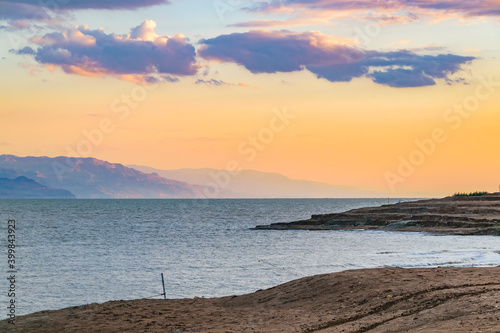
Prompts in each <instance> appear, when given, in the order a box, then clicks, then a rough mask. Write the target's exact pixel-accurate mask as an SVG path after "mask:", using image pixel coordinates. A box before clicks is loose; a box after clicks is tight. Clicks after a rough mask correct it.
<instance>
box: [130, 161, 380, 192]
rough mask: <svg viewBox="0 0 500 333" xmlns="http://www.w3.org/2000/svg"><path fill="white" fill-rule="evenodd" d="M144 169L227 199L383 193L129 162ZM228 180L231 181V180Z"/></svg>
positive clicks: (262, 175)
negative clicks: (160, 168)
mask: <svg viewBox="0 0 500 333" xmlns="http://www.w3.org/2000/svg"><path fill="white" fill-rule="evenodd" d="M129 167H131V168H134V169H136V170H140V171H143V172H154V173H157V174H158V175H160V176H163V177H165V178H169V179H175V180H178V181H184V182H188V183H191V184H197V185H200V186H208V187H212V188H214V187H216V186H214V185H217V190H218V192H219V193H218V195H217V196H218V197H228V198H363V197H365V198H366V197H381V196H383V195H382V194H381V193H377V192H371V191H364V190H360V189H357V188H354V187H349V186H338V185H330V184H326V183H320V182H313V181H307V180H297V179H291V178H288V177H286V176H283V175H281V174H277V173H271V172H260V171H254V170H242V171H241V172H240V173H239V174H238V175H235V176H229V178H228V175H229V174H228V173H227V171H221V170H216V169H176V170H158V169H154V168H150V167H146V166H139V165H129ZM228 179H229V180H228Z"/></svg>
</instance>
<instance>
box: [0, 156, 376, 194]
mask: <svg viewBox="0 0 500 333" xmlns="http://www.w3.org/2000/svg"><path fill="white" fill-rule="evenodd" d="M19 177H23V178H21V179H19ZM0 178H3V179H4V180H3V182H2V181H0V195H1V193H4V195H3V197H4V198H5V197H9V196H10V197H23V196H24V195H25V194H26V193H25V192H23V191H24V189H23V186H27V182H28V181H29V180H31V181H32V182H33V183H31V186H35V184H36V186H37V187H38V188H39V189H40V191H41V192H39V194H40V196H42V197H53V196H54V195H55V193H56V192H50V191H51V190H52V191H57V190H56V189H60V190H62V191H64V190H65V191H67V192H68V193H66V194H62V193H63V192H59V193H60V194H61V195H63V196H64V195H70V196H71V194H73V195H74V196H76V198H99V199H100V198H352V197H358V198H359V197H379V196H381V194H379V193H376V192H370V191H364V190H359V189H356V188H353V187H348V186H336V185H329V184H325V183H319V182H312V181H305V180H296V179H290V178H288V177H285V176H283V175H281V174H277V173H270V172H260V171H255V170H241V171H238V172H233V173H229V172H228V171H225V170H217V169H176V170H159V169H154V168H151V167H147V166H138V165H129V166H124V165H122V164H119V163H110V162H107V161H102V160H98V159H95V158H73V157H64V156H59V157H54V158H51V157H45V156H42V157H34V156H28V157H18V156H14V155H0ZM9 181H17V182H18V183H19V184H15V182H9ZM16 186H17V187H16ZM33 188H34V187H33ZM42 188H44V190H41V189H42ZM16 189H17V190H16ZM2 191H3V192H2ZM9 191H10V192H9ZM16 191H18V192H17V194H16ZM70 192H71V193H70Z"/></svg>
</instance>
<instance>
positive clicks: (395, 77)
mask: <svg viewBox="0 0 500 333" xmlns="http://www.w3.org/2000/svg"><path fill="white" fill-rule="evenodd" d="M201 43H202V44H203V45H202V47H201V48H200V49H199V50H198V54H199V55H200V56H201V57H203V58H205V59H207V60H214V61H219V62H229V63H236V64H239V65H242V66H244V67H245V68H247V69H248V70H249V71H250V72H252V73H277V72H294V71H301V70H308V71H310V72H312V73H314V74H315V75H316V76H317V77H318V78H324V79H326V80H328V81H331V82H349V81H351V80H352V79H353V78H359V77H367V78H370V79H372V80H373V82H375V83H379V84H383V85H387V86H390V87H421V86H428V85H434V84H436V82H435V79H445V80H449V76H451V75H452V74H454V73H456V72H458V71H459V70H460V69H461V67H462V65H464V64H466V63H469V62H470V61H472V60H474V59H475V58H474V57H463V56H458V55H453V54H440V55H419V54H417V53H414V52H412V51H409V50H399V51H395V52H378V51H369V50H361V49H358V48H357V47H356V46H355V44H354V43H353V42H352V41H350V40H347V39H342V38H338V37H333V36H327V35H323V34H321V33H319V32H302V33H295V32H290V31H287V30H281V31H268V30H252V31H248V32H244V33H233V34H229V35H221V36H218V37H216V38H212V39H207V40H202V41H201Z"/></svg>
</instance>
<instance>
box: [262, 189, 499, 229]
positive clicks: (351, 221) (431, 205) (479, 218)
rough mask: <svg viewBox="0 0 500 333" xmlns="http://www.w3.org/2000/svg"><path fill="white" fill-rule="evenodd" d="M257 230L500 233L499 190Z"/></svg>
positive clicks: (324, 217) (364, 209) (373, 209)
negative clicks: (480, 194) (479, 194)
mask: <svg viewBox="0 0 500 333" xmlns="http://www.w3.org/2000/svg"><path fill="white" fill-rule="evenodd" d="M255 229H257V230H301V229H303V230H346V229H366V230H388V231H412V232H430V233H445V234H454V235H500V193H493V194H486V195H482V196H470V197H446V198H443V199H430V200H419V201H410V202H403V203H397V204H391V205H383V206H380V207H368V208H359V209H353V210H350V211H347V212H344V213H335V214H322V215H312V216H311V218H310V219H309V220H302V221H295V222H289V223H273V224H271V225H259V226H257V227H255Z"/></svg>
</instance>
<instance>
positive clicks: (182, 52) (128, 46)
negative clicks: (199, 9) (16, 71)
mask: <svg viewBox="0 0 500 333" xmlns="http://www.w3.org/2000/svg"><path fill="white" fill-rule="evenodd" d="M155 27H156V23H155V22H154V21H148V20H146V21H144V22H143V23H142V24H141V25H139V26H138V27H135V28H133V29H132V30H131V33H130V34H127V35H115V34H106V33H105V32H104V31H103V30H102V29H97V30H91V29H89V27H88V26H86V25H83V26H77V27H75V28H72V29H68V30H66V31H64V32H52V33H48V34H46V35H44V36H38V37H34V38H32V42H34V43H36V44H38V45H39V47H38V48H37V49H36V50H35V49H32V48H29V47H25V48H23V49H20V50H18V51H17V53H18V54H26V55H32V56H34V58H35V60H36V61H37V62H39V63H41V64H44V65H47V66H51V67H52V68H54V67H55V68H61V69H62V70H63V71H64V72H66V73H68V74H77V75H83V76H93V77H99V76H106V75H113V76H115V77H117V78H120V79H123V80H127V81H132V82H149V83H151V82H152V80H153V79H152V77H153V76H155V77H157V79H158V80H161V78H162V77H164V78H166V79H165V81H169V82H174V81H175V78H172V77H171V76H168V75H177V76H182V75H194V74H196V73H197V70H198V68H199V66H198V65H197V64H196V60H195V55H196V52H195V48H194V47H193V46H192V45H191V44H190V43H189V42H188V40H187V39H186V38H185V37H184V36H183V35H181V34H177V35H175V36H173V37H170V36H160V35H157V34H156V33H155V31H154V29H155Z"/></svg>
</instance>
